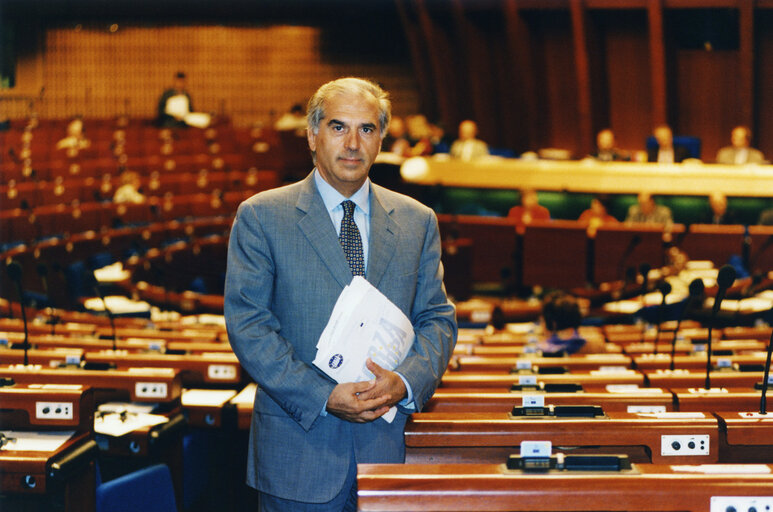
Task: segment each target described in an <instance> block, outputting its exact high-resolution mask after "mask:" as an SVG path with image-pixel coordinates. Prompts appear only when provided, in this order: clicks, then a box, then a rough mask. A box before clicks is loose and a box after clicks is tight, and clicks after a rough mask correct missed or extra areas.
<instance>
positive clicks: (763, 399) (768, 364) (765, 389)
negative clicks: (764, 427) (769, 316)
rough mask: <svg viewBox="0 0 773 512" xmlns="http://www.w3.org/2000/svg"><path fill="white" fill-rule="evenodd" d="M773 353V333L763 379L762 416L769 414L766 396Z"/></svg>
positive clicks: (769, 342)
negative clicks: (771, 354)
mask: <svg viewBox="0 0 773 512" xmlns="http://www.w3.org/2000/svg"><path fill="white" fill-rule="evenodd" d="M771 351H773V332H772V333H770V341H768V355H767V358H766V359H765V373H764V374H763V377H762V396H761V397H760V414H767V411H766V410H765V406H766V405H767V402H766V400H767V399H766V397H765V395H766V394H767V392H768V375H770V353H771Z"/></svg>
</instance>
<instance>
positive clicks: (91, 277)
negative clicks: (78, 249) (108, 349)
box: [86, 272, 116, 352]
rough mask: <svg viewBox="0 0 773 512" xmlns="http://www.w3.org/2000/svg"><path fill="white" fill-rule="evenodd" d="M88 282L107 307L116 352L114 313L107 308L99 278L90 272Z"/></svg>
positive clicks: (87, 277)
mask: <svg viewBox="0 0 773 512" xmlns="http://www.w3.org/2000/svg"><path fill="white" fill-rule="evenodd" d="M86 282H87V284H88V285H89V286H91V288H92V289H93V290H94V292H96V294H97V296H98V297H99V298H100V299H102V305H103V306H104V307H105V313H107V318H108V319H109V320H110V331H111V335H112V338H113V352H115V351H116V341H115V319H114V318H113V312H112V311H110V308H108V307H107V301H106V300H105V294H104V293H102V288H100V287H99V281H97V277H96V276H95V275H94V273H93V272H88V273H87V274H86Z"/></svg>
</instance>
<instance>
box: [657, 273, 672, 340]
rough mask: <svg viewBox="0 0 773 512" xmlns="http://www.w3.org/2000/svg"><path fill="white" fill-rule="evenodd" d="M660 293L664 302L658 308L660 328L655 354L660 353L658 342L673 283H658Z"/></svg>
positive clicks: (658, 329)
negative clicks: (667, 299) (667, 298)
mask: <svg viewBox="0 0 773 512" xmlns="http://www.w3.org/2000/svg"><path fill="white" fill-rule="evenodd" d="M658 291H660V294H661V295H663V300H662V302H661V303H660V307H659V308H658V328H657V331H656V332H655V354H657V353H658V341H660V329H661V324H662V323H663V310H664V309H666V296H667V295H668V294H669V293H671V283H669V282H668V281H661V282H660V283H658Z"/></svg>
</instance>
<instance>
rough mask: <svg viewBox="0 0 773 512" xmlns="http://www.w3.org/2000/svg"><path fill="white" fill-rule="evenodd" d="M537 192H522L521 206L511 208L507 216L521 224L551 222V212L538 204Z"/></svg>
mask: <svg viewBox="0 0 773 512" xmlns="http://www.w3.org/2000/svg"><path fill="white" fill-rule="evenodd" d="M537 200H538V197H537V192H536V191H535V190H533V189H530V188H526V189H522V190H521V204H520V205H518V206H513V207H512V208H510V211H509V212H508V214H507V216H508V217H509V218H511V219H515V221H516V222H517V223H519V224H531V222H532V221H534V220H550V211H549V210H548V209H547V208H545V207H544V206H541V205H540V204H539V203H538V202H537Z"/></svg>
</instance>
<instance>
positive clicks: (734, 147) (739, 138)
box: [717, 126, 765, 165]
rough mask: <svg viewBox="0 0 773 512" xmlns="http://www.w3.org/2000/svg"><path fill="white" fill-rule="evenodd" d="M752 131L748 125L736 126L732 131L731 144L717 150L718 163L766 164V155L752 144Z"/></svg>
mask: <svg viewBox="0 0 773 512" xmlns="http://www.w3.org/2000/svg"><path fill="white" fill-rule="evenodd" d="M751 138H752V131H751V130H750V129H749V128H748V127H746V126H736V127H735V128H733V131H732V132H730V144H731V145H730V146H725V147H724V148H722V149H720V150H719V151H717V163H718V164H725V165H743V164H764V163H765V157H764V156H763V154H762V152H761V151H760V150H759V149H755V148H753V147H751V146H750V144H751Z"/></svg>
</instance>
